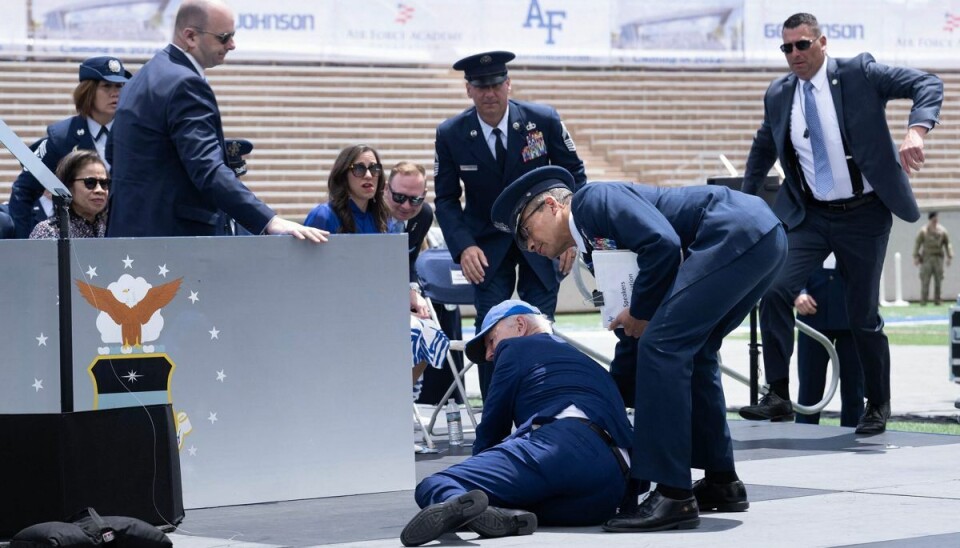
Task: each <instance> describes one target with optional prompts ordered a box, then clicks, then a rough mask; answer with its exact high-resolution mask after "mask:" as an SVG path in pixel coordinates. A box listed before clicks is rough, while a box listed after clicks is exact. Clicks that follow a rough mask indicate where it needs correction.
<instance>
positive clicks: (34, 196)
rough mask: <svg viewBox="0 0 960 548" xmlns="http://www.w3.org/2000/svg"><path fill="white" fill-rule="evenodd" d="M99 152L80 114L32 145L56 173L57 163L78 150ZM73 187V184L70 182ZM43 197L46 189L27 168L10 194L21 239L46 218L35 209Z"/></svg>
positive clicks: (39, 156)
mask: <svg viewBox="0 0 960 548" xmlns="http://www.w3.org/2000/svg"><path fill="white" fill-rule="evenodd" d="M78 149H79V150H96V146H95V145H94V144H93V136H91V135H90V128H89V127H88V126H87V119H86V118H85V117H84V116H80V115H79V114H78V115H76V116H72V117H70V118H67V119H65V120H60V121H59V122H57V123H55V124H52V125H50V126H49V127H47V135H46V137H43V138H42V139H40V140H39V141H37V142H35V143H33V144H32V145H30V150H32V151H33V152H34V154H36V156H37V158H40V160H42V161H43V164H44V165H45V166H47V167H48V168H50V171H52V172H54V173H56V171H57V164H59V163H60V160H62V159H63V157H64V156H66V155H67V154H70V153H71V152H73V151H74V150H78ZM67 184H68V185H69V183H67ZM42 195H43V186H42V185H41V184H40V182H39V181H37V179H36V178H35V177H34V176H33V175H32V174H31V173H30V172H29V171H27V170H26V169H24V170H23V171H22V172H20V175H19V176H18V177H17V180H16V181H14V182H13V189H12V190H11V192H10V217H12V218H13V222H14V225H15V227H16V237H17V238H28V237H29V236H30V231H31V230H32V229H33V227H34V225H36V224H37V223H38V222H39V221H42V220H43V219H44V218H45V217H46V216H45V215H43V212H42V210H41V212H40V213H39V214H38V213H37V212H36V211H35V210H34V206H35V205H36V202H37V200H39V199H40V196H42Z"/></svg>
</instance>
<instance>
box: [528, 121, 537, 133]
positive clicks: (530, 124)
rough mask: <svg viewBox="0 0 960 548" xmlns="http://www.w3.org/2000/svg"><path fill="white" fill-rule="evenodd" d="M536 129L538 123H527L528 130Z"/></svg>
mask: <svg viewBox="0 0 960 548" xmlns="http://www.w3.org/2000/svg"><path fill="white" fill-rule="evenodd" d="M535 129H537V124H534V123H533V122H528V123H527V131H533V130H535Z"/></svg>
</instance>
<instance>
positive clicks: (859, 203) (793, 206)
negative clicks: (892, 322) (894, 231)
mask: <svg viewBox="0 0 960 548" xmlns="http://www.w3.org/2000/svg"><path fill="white" fill-rule="evenodd" d="M826 47H827V38H826V36H824V35H823V34H822V33H821V32H820V27H819V23H818V22H817V18H816V17H814V16H813V15H810V14H809V13H798V14H795V15H792V16H790V17H789V18H788V19H787V20H786V21H785V22H784V23H783V44H782V45H781V46H780V50H781V51H782V52H783V53H784V55H785V56H786V59H787V63H788V64H789V65H790V70H791V73H790V74H788V75H786V76H784V77H781V78H779V79H777V80H775V81H774V82H773V83H772V84H770V87H769V88H768V89H767V92H766V95H765V96H764V119H763V123H762V124H761V126H760V129H759V131H757V135H756V137H755V138H754V140H753V146H752V147H751V149H750V155H749V157H748V159H747V166H746V170H745V175H744V179H743V190H744V192H749V193H752V194H755V193H756V192H757V191H758V190H759V188H760V185H761V184H762V183H763V180H764V177H766V175H767V172H768V171H770V168H771V167H772V166H773V164H774V162H776V161H777V159H779V160H780V165H781V166H783V170H784V175H785V179H784V182H783V184H782V185H781V187H780V191H779V192H778V194H777V198H776V201H775V202H774V205H773V210H774V212H776V214H777V216H778V217H780V219H781V220H782V221H783V223H784V224H785V225H786V226H787V229H788V231H789V233H788V235H789V241H790V255H789V259H788V261H787V264H786V266H785V267H784V269H783V272H782V274H781V276H780V277H779V278H778V279H777V281H776V283H775V285H774V287H773V288H771V290H770V292H769V293H767V294H766V295H764V297H763V301H762V302H761V304H760V333H761V335H762V337H763V362H764V370H765V374H766V379H767V382H768V383H769V385H770V392H769V393H768V394H767V395H766V396H764V398H763V399H762V400H761V401H760V403H759V404H757V405H753V406H747V407H744V408H743V409H741V410H740V414H741V415H742V416H743V417H744V418H746V419H752V420H762V419H771V420H782V419H784V418H787V417H789V416H790V414H791V413H792V412H793V409H792V404H791V403H790V392H789V377H788V375H789V365H790V356H791V354H793V342H794V340H793V328H794V317H793V310H792V308H793V302H794V299H795V298H796V297H797V295H798V294H799V293H800V289H801V288H802V287H803V284H804V283H806V281H807V278H809V277H810V273H811V272H813V270H814V269H815V268H817V266H819V265H820V264H821V263H822V262H823V260H824V259H825V258H826V257H827V255H829V254H830V253H831V252H833V253H834V254H835V255H836V257H837V265H838V266H839V270H840V275H841V276H842V277H843V278H844V280H846V281H847V290H848V291H847V313H848V314H849V318H850V328H851V329H852V330H853V336H854V341H855V343H856V347H857V353H858V354H859V356H860V361H861V363H862V365H863V376H864V388H865V393H866V397H867V405H866V408H865V409H864V412H863V416H862V417H861V418H860V422H859V424H858V425H857V429H856V433H858V434H879V433H881V432H883V431H884V430H886V425H887V419H888V418H889V416H890V348H889V345H888V342H887V337H886V335H885V334H884V333H883V321H882V320H881V318H880V314H879V313H878V306H879V295H880V275H881V273H882V271H883V259H884V255H885V253H886V249H887V241H888V239H889V237H890V226H891V224H892V217H891V215H890V214H891V213H893V214H895V215H897V216H898V217H900V218H901V219H903V220H905V221H907V222H914V221H916V220H917V219H918V218H919V217H920V212H919V210H918V209H917V202H916V199H915V198H914V196H913V191H912V190H911V188H910V181H909V179H908V177H907V176H908V175H909V174H910V173H911V172H912V171H917V170H919V169H920V168H921V167H922V166H923V161H924V154H923V138H924V136H926V134H927V132H928V131H929V130H931V129H933V126H934V125H935V124H936V123H937V122H938V121H939V117H940V105H941V103H942V102H943V82H941V81H940V79H939V78H937V77H936V76H934V75H932V74H927V73H924V72H920V71H917V70H912V69H906V68H898V67H888V66H885V65H881V64H880V63H877V62H876V61H874V59H873V56H871V55H870V54H868V53H862V54H860V55H858V56H856V57H854V58H852V59H833V58H828V57H827V55H826ZM890 99H912V100H913V108H912V109H911V111H910V121H909V129H908V130H907V135H906V137H905V138H904V140H903V143H902V144H901V145H900V150H899V154H898V152H897V149H896V145H894V143H893V141H892V140H891V139H890V130H889V129H888V128H887V118H886V112H885V108H886V105H887V101H889V100H890Z"/></svg>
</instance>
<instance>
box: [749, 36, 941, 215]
mask: <svg viewBox="0 0 960 548" xmlns="http://www.w3.org/2000/svg"><path fill="white" fill-rule="evenodd" d="M827 80H828V81H829V82H830V93H831V95H833V104H834V107H835V108H836V110H837V120H838V121H839V124H840V134H841V135H843V138H844V140H845V141H846V142H847V143H848V145H849V147H850V153H851V154H852V155H853V160H854V162H856V164H857V166H858V167H859V168H860V171H861V172H862V173H863V176H864V177H865V178H866V179H867V181H869V182H870V185H871V186H872V187H873V189H874V192H876V194H877V197H878V198H880V200H881V201H882V202H883V204H884V205H885V206H887V209H889V210H890V211H891V212H893V214H894V215H896V216H897V217H900V218H901V219H903V220H905V221H907V222H913V221H916V220H917V219H919V218H920V210H919V209H918V208H917V200H916V198H914V196H913V190H912V189H911V188H910V180H909V179H908V178H907V174H906V173H904V171H903V167H902V166H901V165H900V153H899V151H898V149H897V145H896V143H894V142H893V140H892V139H891V138H890V129H889V128H888V127H887V117H886V112H885V111H886V106H887V101H889V100H890V99H913V108H912V109H911V111H910V120H909V124H908V125H915V124H917V123H920V122H927V123H931V124H935V123H937V122H938V121H939V118H940V105H941V104H942V103H943V82H942V81H941V80H940V78H938V77H936V76H934V75H932V74H927V73H925V72H921V71H918V70H914V69H908V68H898V67H889V66H886V65H882V64H880V63H877V62H876V61H875V60H874V59H873V56H872V55H870V54H869V53H861V54H860V55H858V56H856V57H854V58H852V59H834V58H832V57H828V58H827ZM796 87H797V77H796V75H794V74H793V73H792V72H791V73H790V74H788V75H786V76H783V77H782V78H779V79H777V80H774V81H773V83H772V84H770V87H769V88H767V92H766V95H764V98H763V105H764V117H763V123H762V124H761V125H760V129H759V130H758V131H757V135H756V137H754V139H753V146H752V147H751V148H750V155H749V157H748V158H747V166H746V168H745V172H744V178H743V191H744V192H747V193H750V194H757V192H758V191H759V189H760V186H761V185H762V184H763V179H764V177H766V175H767V173H768V172H769V171H770V168H771V167H773V164H774V162H776V161H777V159H778V158H779V159H780V165H782V166H783V169H784V175H785V179H784V182H783V185H781V187H780V191H779V192H778V193H777V197H776V201H775V202H774V205H773V210H774V212H776V214H777V216H778V217H780V219H782V220H783V222H784V224H786V225H787V227H789V228H791V229H792V228H794V227H796V226H797V225H799V224H800V223H801V222H802V221H803V218H804V215H805V206H804V204H805V202H806V199H805V198H804V191H803V188H802V186H801V183H800V166H799V162H798V160H797V155H796V152H795V150H794V148H793V145H792V144H790V133H789V132H790V111H791V109H792V108H793V97H794V93H795V91H796Z"/></svg>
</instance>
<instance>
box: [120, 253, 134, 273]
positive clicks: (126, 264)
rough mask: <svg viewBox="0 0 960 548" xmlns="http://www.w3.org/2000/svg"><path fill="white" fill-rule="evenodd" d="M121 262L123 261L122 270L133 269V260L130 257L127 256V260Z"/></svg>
mask: <svg viewBox="0 0 960 548" xmlns="http://www.w3.org/2000/svg"><path fill="white" fill-rule="evenodd" d="M122 261H123V269H124V270H126V269H128V268H133V259H131V258H130V255H127V258H126V259H122Z"/></svg>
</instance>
